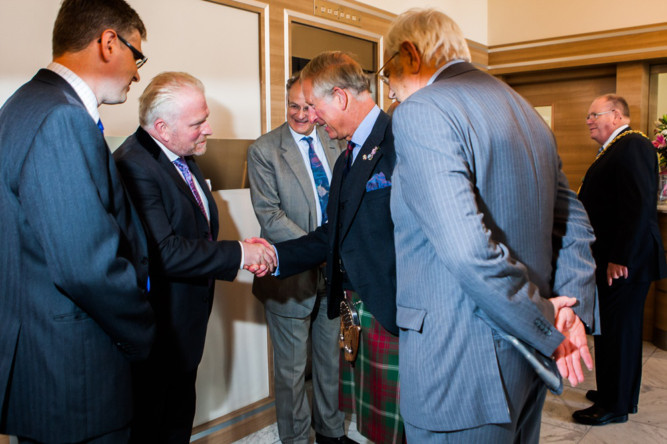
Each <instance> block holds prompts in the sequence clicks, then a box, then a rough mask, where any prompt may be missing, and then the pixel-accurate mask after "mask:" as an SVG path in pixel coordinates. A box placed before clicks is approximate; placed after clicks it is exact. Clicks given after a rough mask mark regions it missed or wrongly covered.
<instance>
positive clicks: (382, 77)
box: [375, 51, 398, 86]
mask: <svg viewBox="0 0 667 444" xmlns="http://www.w3.org/2000/svg"><path fill="white" fill-rule="evenodd" d="M397 55H398V51H396V52H395V53H394V54H392V56H391V57H389V58H388V59H387V61H386V62H384V65H382V66H381V67H380V69H378V70H377V72H376V73H375V75H376V76H377V78H378V79H380V80H382V82H383V83H384V84H385V85H387V86H389V77H387V76H386V75H384V74H383V72H382V71H384V69H385V68H386V67H387V65H388V64H389V62H391V61H392V60H393V59H394V57H396V56H397Z"/></svg>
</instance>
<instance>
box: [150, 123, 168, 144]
mask: <svg viewBox="0 0 667 444" xmlns="http://www.w3.org/2000/svg"><path fill="white" fill-rule="evenodd" d="M153 128H154V129H155V132H156V133H157V135H158V136H159V139H160V142H169V125H167V122H165V121H164V119H157V120H155V122H153Z"/></svg>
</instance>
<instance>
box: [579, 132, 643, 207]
mask: <svg viewBox="0 0 667 444" xmlns="http://www.w3.org/2000/svg"><path fill="white" fill-rule="evenodd" d="M629 134H639V135H640V136H642V137H645V138H646V140H648V141H650V140H651V139H649V138H648V137H647V136H646V134H644V133H642V132H641V131H637V130H630V131H623V132H622V133H621V134H619V135H618V136H616V137H614V139H613V140H612V141H611V142H609V144H608V145H607V146H606V147H605V148H604V149H603V150H602V151H600V152H599V153H598V154H597V156H595V160H594V161H593V163H595V162H597V160H598V159H599V158H600V157H602V156H603V155H604V153H606V152H607V150H609V148H610V147H611V146H612V145H613V144H614V143H616V141H617V140H619V139H622V138H623V137H625V136H627V135H629ZM585 180H586V176H584V178H583V179H582V180H581V185H579V189H578V190H577V196H578V195H579V193H580V192H581V187H583V186H584V181H585Z"/></svg>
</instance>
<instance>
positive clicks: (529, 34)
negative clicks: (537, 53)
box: [488, 0, 667, 46]
mask: <svg viewBox="0 0 667 444" xmlns="http://www.w3.org/2000/svg"><path fill="white" fill-rule="evenodd" d="M488 14H489V15H488V20H489V34H488V37H489V40H488V45H489V46H492V45H501V44H507V43H515V42H523V41H526V40H537V39H544V38H552V37H560V36H566V35H572V34H583V33H588V32H596V31H605V30H609V29H618V28H627V27H631V26H641V25H648V24H653V23H664V22H665V21H667V12H665V1H664V0H641V1H635V2H628V1H627V0H585V1H581V0H561V1H546V0H488Z"/></svg>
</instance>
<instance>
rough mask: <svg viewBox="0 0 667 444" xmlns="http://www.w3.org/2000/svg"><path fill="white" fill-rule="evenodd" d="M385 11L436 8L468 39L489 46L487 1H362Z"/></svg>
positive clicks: (397, 11)
mask: <svg viewBox="0 0 667 444" xmlns="http://www.w3.org/2000/svg"><path fill="white" fill-rule="evenodd" d="M359 3H365V4H367V5H370V6H374V7H376V8H380V9H384V10H385V11H389V12H393V13H394V14H400V13H402V12H404V11H406V10H408V9H410V8H435V9H439V10H440V11H442V12H444V13H445V14H447V15H449V16H450V17H451V18H452V19H454V21H455V22H456V23H457V24H458V25H459V26H460V27H461V30H462V31H463V35H465V37H466V38H467V39H470V40H474V41H476V42H479V43H482V44H485V45H486V44H487V40H488V36H487V35H488V23H489V14H488V7H487V0H467V1H461V0H410V1H405V0H362V1H360V2H359Z"/></svg>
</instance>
